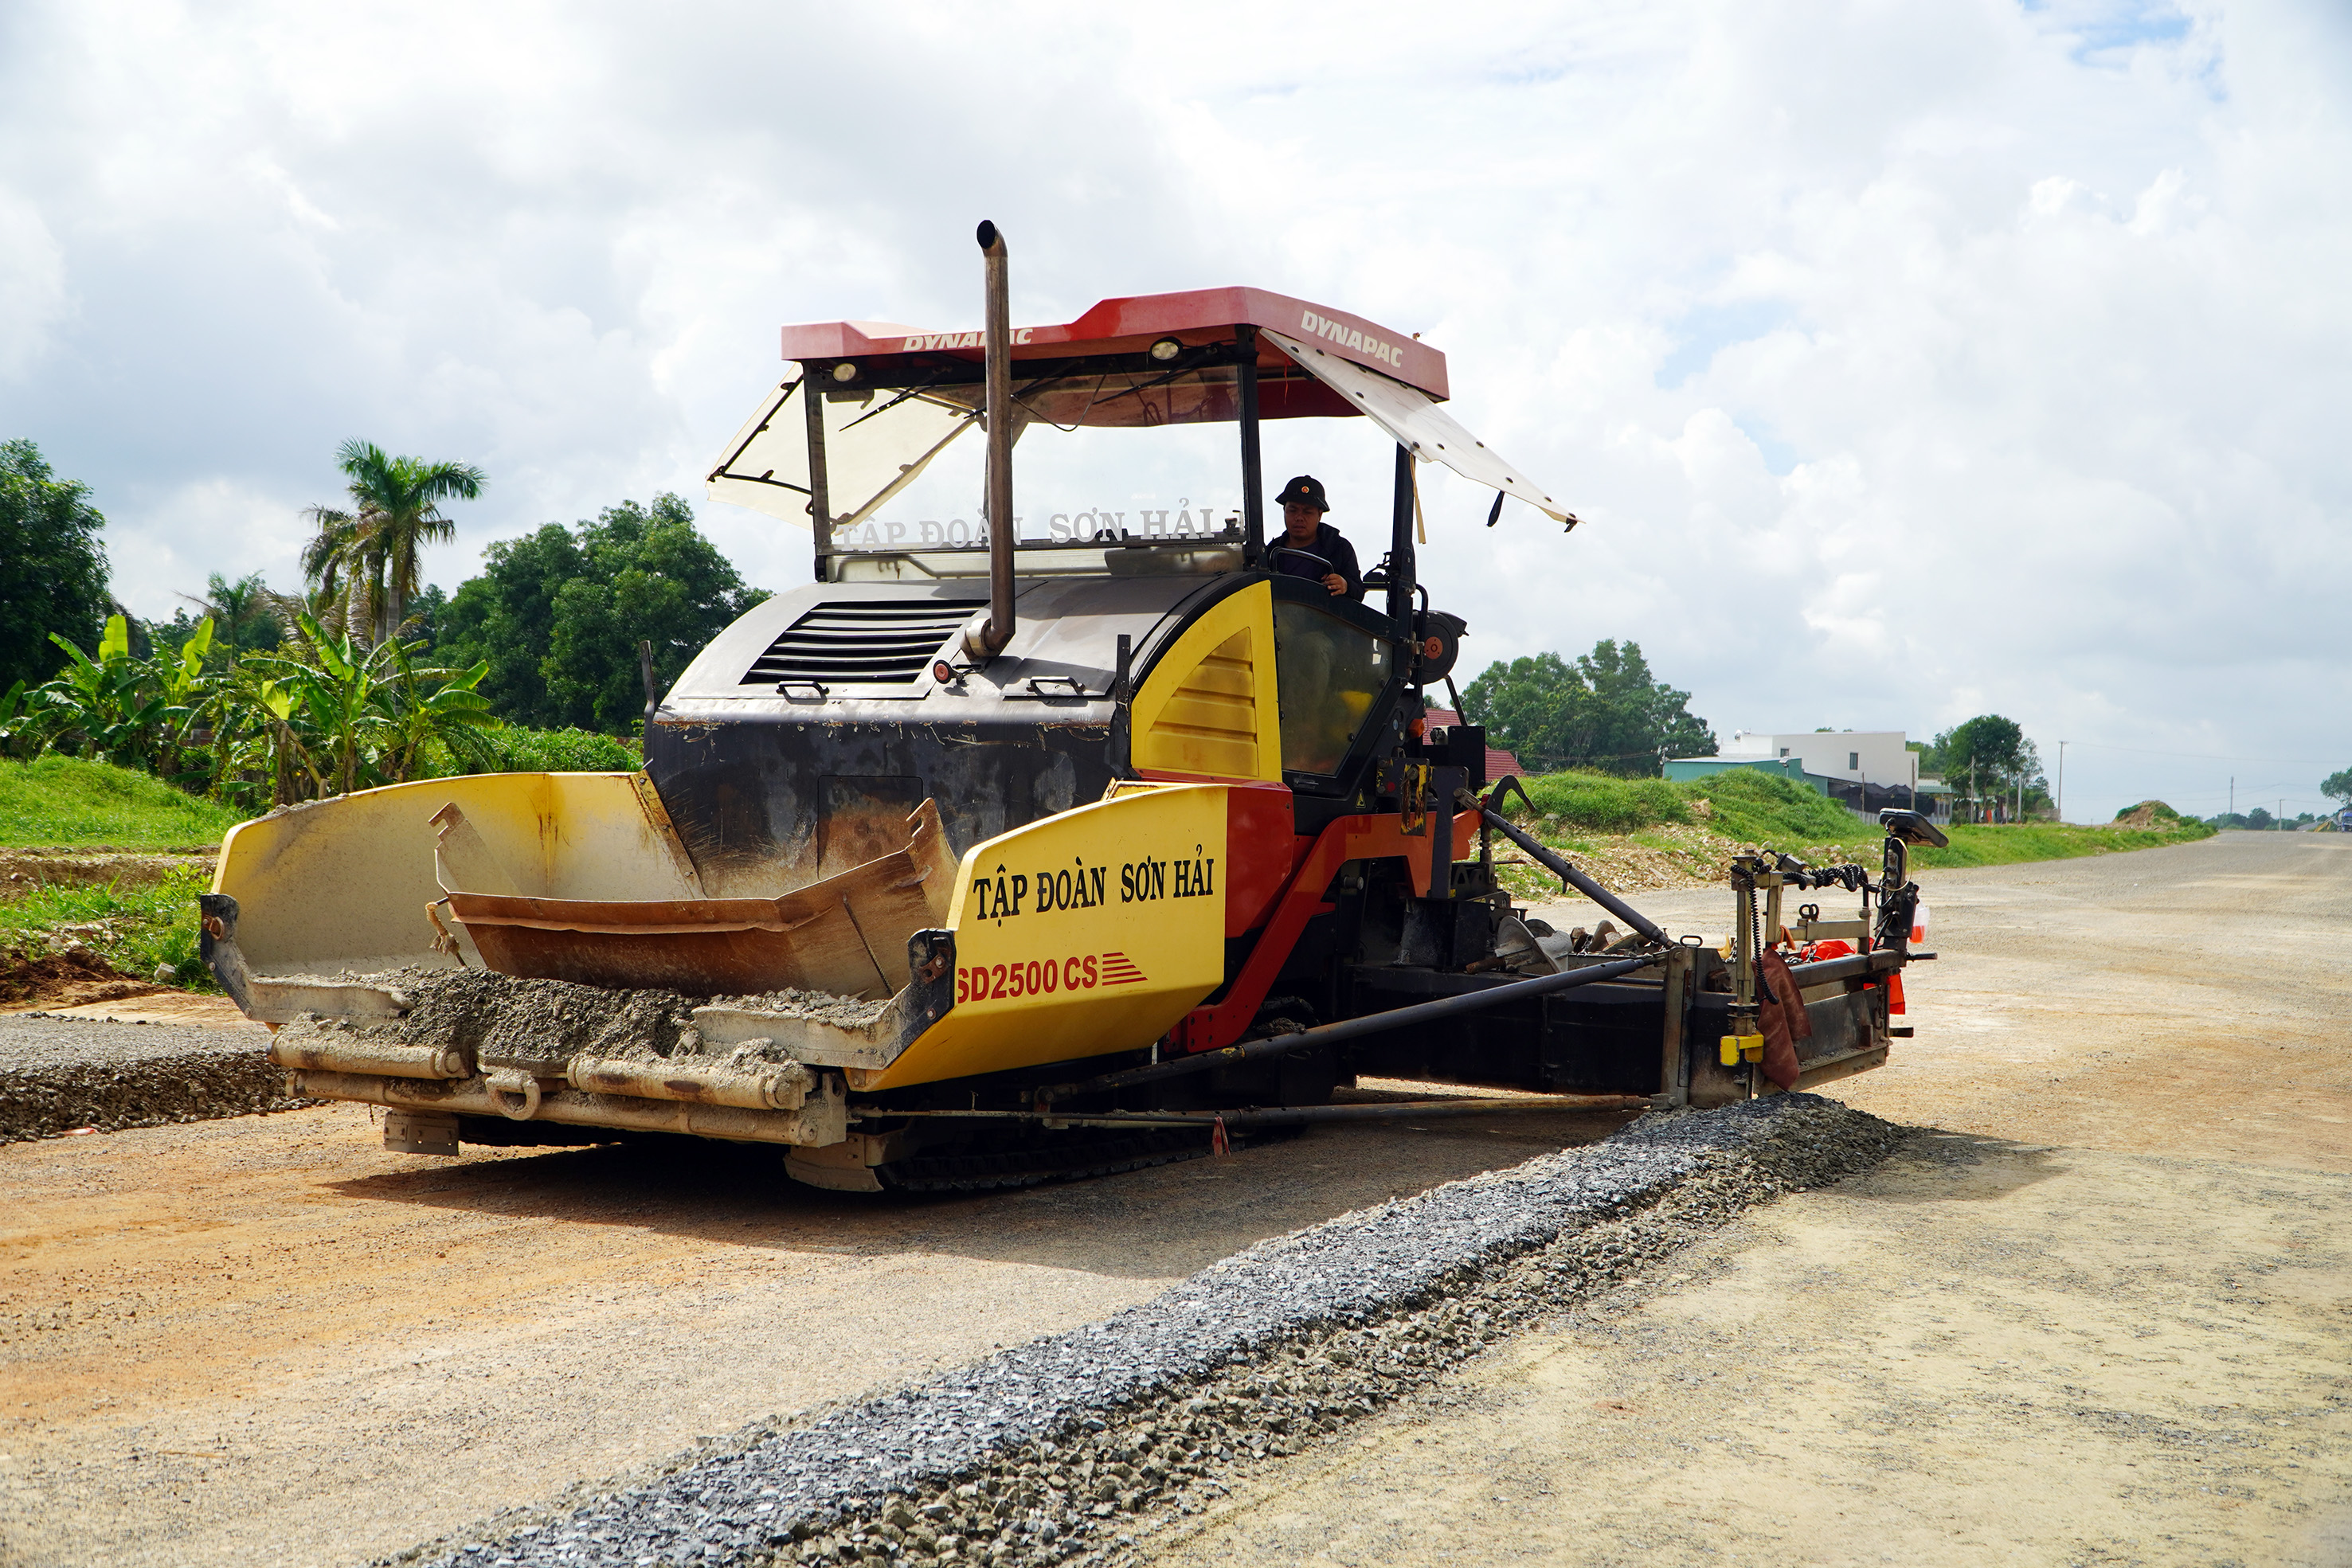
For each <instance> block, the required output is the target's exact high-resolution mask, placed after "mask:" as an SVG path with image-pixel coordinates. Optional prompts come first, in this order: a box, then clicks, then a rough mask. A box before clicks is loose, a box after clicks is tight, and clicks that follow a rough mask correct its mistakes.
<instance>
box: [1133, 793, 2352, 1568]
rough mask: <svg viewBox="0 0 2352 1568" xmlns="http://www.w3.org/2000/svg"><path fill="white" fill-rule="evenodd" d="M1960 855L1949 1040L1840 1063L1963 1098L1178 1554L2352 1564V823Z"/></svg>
mask: <svg viewBox="0 0 2352 1568" xmlns="http://www.w3.org/2000/svg"><path fill="white" fill-rule="evenodd" d="M1922 881H1923V885H1925V886H1926V887H1927V891H1928V896H1929V898H1930V900H1931V901H1932V905H1933V910H1934V915H1933V925H1932V926H1931V929H1930V932H1929V936H1930V943H1929V946H1932V947H1934V948H1936V949H1937V951H1938V952H1940V954H1941V955H1942V956H1941V957H1940V958H1939V959H1938V961H1937V963H1936V964H1935V965H1934V966H1924V965H1923V966H1921V967H1918V968H1916V969H1914V970H1913V971H1912V974H1911V981H1910V985H1909V992H1910V1000H1911V1015H1910V1016H1911V1018H1912V1020H1913V1021H1914V1022H1915V1023H1916V1026H1917V1028H1918V1030H1919V1035H1918V1038H1917V1039H1916V1040H1915V1041H1912V1042H1909V1043H1908V1044H1907V1045H1906V1046H1904V1047H1901V1048H1899V1052H1898V1057H1897V1061H1896V1064H1895V1066H1893V1067H1890V1068H1889V1069H1888V1070H1887V1071H1883V1072H1878V1073H1874V1074H1871V1075H1869V1076H1866V1077H1864V1078H1859V1079H1855V1080H1852V1081H1850V1082H1845V1083H1842V1084H1840V1085H1837V1086H1836V1090H1835V1092H1837V1093H1838V1094H1839V1097H1841V1098H1843V1099H1845V1100H1847V1101H1848V1102H1849V1103H1853V1104H1855V1105H1859V1106H1861V1107H1863V1108H1864V1109H1867V1110H1870V1111H1874V1112H1875V1113H1878V1114H1880V1115H1883V1116H1886V1117H1888V1118H1890V1119H1893V1120H1897V1121H1902V1122H1906V1123H1911V1124H1922V1125H1925V1126H1927V1127H1933V1128H1940V1129H1944V1131H1941V1132H1938V1133H1934V1134H1923V1135H1922V1136H1920V1137H1919V1138H1918V1139H1916V1140H1915V1142H1914V1144H1913V1145H1912V1147H1911V1149H1910V1151H1909V1152H1908V1153H1907V1154H1906V1155H1904V1156H1903V1157H1901V1158H1899V1159H1897V1160H1896V1161H1895V1162H1894V1163H1892V1164H1891V1165H1889V1166H1886V1167H1885V1168H1883V1169H1882V1170H1880V1171H1877V1172H1874V1173H1872V1174H1870V1175H1867V1176H1861V1177H1857V1178H1854V1179H1853V1180H1850V1181H1848V1182H1846V1183H1843V1184H1842V1185H1841V1186H1836V1187H1833V1188H1830V1189H1827V1190H1824V1191H1822V1192H1818V1193H1809V1194H1801V1195H1797V1196H1794V1197H1789V1198H1786V1199H1784V1200H1782V1201H1781V1202H1780V1203H1779V1204H1777V1205H1775V1206H1773V1207H1771V1208H1769V1209H1767V1210H1764V1211H1761V1212H1759V1214H1757V1215H1756V1216H1754V1217H1752V1218H1750V1219H1748V1220H1747V1221H1744V1222H1742V1223H1741V1224H1740V1225H1738V1226H1736V1227H1734V1228H1732V1229H1730V1230H1729V1231H1727V1232H1726V1233H1724V1234H1723V1235H1722V1236H1721V1237H1719V1238H1718V1239H1716V1240H1715V1241H1713V1242H1711V1243H1709V1244H1707V1245H1705V1246H1703V1247H1701V1248H1698V1249H1695V1250H1694V1251H1693V1252H1692V1253H1690V1254H1687V1255H1685V1258H1683V1259H1682V1260H1678V1261H1677V1262H1676V1263H1675V1265H1674V1266H1673V1267H1672V1269H1671V1270H1660V1271H1654V1277H1653V1278H1651V1279H1649V1280H1646V1281H1641V1282H1640V1283H1638V1284H1635V1285H1631V1286H1628V1287H1627V1288H1625V1289H1624V1290H1622V1291H1618V1292H1614V1293H1612V1295H1611V1296H1610V1297H1609V1298H1607V1299H1605V1300H1603V1301H1600V1302H1597V1303H1595V1304H1594V1305H1593V1307H1592V1308H1591V1310H1589V1311H1586V1312H1578V1313H1575V1314H1572V1315H1571V1316H1570V1318H1568V1319H1567V1320H1566V1321H1563V1322H1558V1323H1556V1324H1554V1325H1552V1326H1551V1327H1549V1328H1548V1329H1545V1330H1543V1331H1541V1332H1538V1333H1530V1334H1528V1335H1525V1336H1522V1337H1521V1338H1519V1339H1518V1340H1517V1341H1515V1342H1512V1343H1509V1344H1507V1346H1505V1347H1503V1348H1501V1349H1500V1350H1498V1351H1496V1352H1495V1353H1493V1354H1489V1355H1487V1356H1485V1357H1482V1358H1481V1359H1480V1360H1479V1361H1477V1362H1475V1363H1474V1364H1472V1365H1471V1366H1469V1367H1468V1368H1466V1369H1465V1370H1464V1371H1463V1372H1462V1373H1460V1374H1459V1375H1456V1376H1454V1377H1452V1378H1450V1379H1448V1380H1446V1381H1445V1382H1444V1384H1443V1385H1440V1386H1439V1387H1438V1388H1436V1389H1433V1391H1431V1393H1430V1395H1429V1396H1428V1397H1427V1398H1425V1399H1422V1400H1417V1401H1414V1402H1412V1403H1411V1404H1409V1405H1408V1406H1404V1407H1402V1408H1400V1409H1398V1410H1396V1411H1394V1412H1392V1413H1391V1414H1390V1415H1389V1416H1384V1417H1381V1418H1380V1419H1377V1420H1374V1421H1372V1422H1370V1423H1367V1424H1366V1425H1365V1427H1362V1428H1361V1429H1360V1430H1358V1431H1357V1432H1355V1433H1353V1434H1349V1435H1348V1436H1345V1437H1342V1438H1340V1439H1339V1440H1337V1441H1335V1442H1333V1443H1331V1444H1328V1445H1326V1446H1323V1447H1320V1448H1313V1449H1309V1450H1308V1451H1307V1452H1306V1453H1303V1454H1301V1455H1299V1456H1297V1457H1296V1458H1290V1459H1286V1460H1280V1461H1273V1462H1270V1463H1268V1464H1267V1465H1266V1466H1265V1467H1264V1468H1263V1469H1259V1470H1258V1471H1256V1472H1255V1474H1253V1475H1252V1476H1251V1477H1250V1478H1249V1479H1247V1480H1246V1481H1244V1482H1243V1483H1241V1484H1239V1485H1238V1486H1237V1487H1236V1489H1235V1491H1234V1496H1233V1497H1232V1498H1231V1499H1230V1500H1228V1501H1227V1502H1225V1503H1224V1504H1223V1506H1221V1507H1219V1508H1217V1509H1215V1510H1213V1511H1212V1512H1211V1513H1209V1514H1208V1515H1205V1516H1203V1517H1202V1518H1201V1519H1200V1520H1198V1521H1190V1522H1189V1523H1188V1524H1187V1525H1186V1526H1185V1527H1183V1528H1182V1529H1181V1530H1179V1531H1173V1532H1170V1533H1167V1534H1163V1535H1161V1536H1160V1537H1159V1538H1158V1539H1157V1540H1156V1541H1155V1542H1154V1543H1153V1546H1152V1553H1151V1554H1152V1557H1153V1559H1154V1561H1157V1562H1161V1563H1171V1564H1175V1563H1185V1564H1190V1563H1203V1564H1205V1563H1266V1564H1273V1563H1284V1564H1289V1563H1345V1564H1371V1563H1439V1562H1455V1563H1511V1562H1521V1561H1542V1562H1576V1563H1635V1562H1639V1563H1700V1562H1705V1563H2164V1564H2169V1563H2295V1564H2304V1563H2309V1564H2330V1565H2334V1564H2343V1563H2352V1230H2347V1221H2352V1055H2347V1045H2352V1026H2347V1018H2352V840H2347V839H2342V838H2337V837H2335V836H2333V835H2330V836H2326V837H2322V836H2320V835H2315V834H2293V835H2289V834H2252V833H2242V834H2241V833H2232V834H2224V835H2223V836H2221V838H2219V839H2215V840H2209V841H2204V842H2201V843H2197V844H2189V845H2181V846H2178V847H2175V848H2171V849H2166V850H2154V851H2147V852H2140V853H2137V854H2131V855H2122V856H2115V857H2110V858H2104V859H2098V860H2085V861H2070V862H2053V863H2045V864H2038V865H2025V866H2011V867H2001V868H1998V869H1986V870H1977V871H1959V872H1946V873H1936V874H1934V875H1933V876H1931V877H1927V878H1923V879H1922ZM1727 903H1728V899H1727V897H1720V898H1719V897H1718V896H1717V895H1715V894H1706V895H1688V894H1678V895H1675V897H1673V898H1671V899H1669V898H1665V897H1662V896H1655V895H1654V896H1652V897H1651V898H1648V899H1646V900H1645V901H1644V904H1645V905H1646V906H1647V907H1649V908H1651V909H1652V910H1654V911H1655V912H1657V913H1660V914H1662V915H1668V916H1679V917H1680V918H1668V919H1667V924H1668V925H1674V926H1676V927H1678V928H1684V929H1689V928H1698V929H1715V928H1717V927H1719V926H1720V925H1721V924H1722V921H1723V914H1722V912H1721V907H1720V906H1721V905H1726V904H1727ZM1563 913H1564V914H1566V913H1572V912H1568V911H1563ZM1578 917H1579V918H1582V917H1583V916H1581V915H1579V916H1578ZM1710 918H1711V919H1712V920H1713V921H1714V922H1715V923H1716V925H1715V926H1709V925H1707V921H1708V920H1709V919H1710Z"/></svg>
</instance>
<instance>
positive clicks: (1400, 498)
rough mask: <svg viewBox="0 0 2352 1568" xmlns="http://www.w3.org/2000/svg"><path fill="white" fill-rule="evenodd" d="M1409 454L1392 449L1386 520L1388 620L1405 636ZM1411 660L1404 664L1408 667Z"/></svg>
mask: <svg viewBox="0 0 2352 1568" xmlns="http://www.w3.org/2000/svg"><path fill="white" fill-rule="evenodd" d="M1412 500H1413V496H1412V451H1411V450H1410V449H1409V448H1407V447H1405V446H1404V445H1402V444H1399V445H1398V447H1397V449H1396V499H1395V501H1394V503H1393V505H1392V506H1391V514H1390V518H1389V619H1390V620H1391V621H1393V622H1396V623H1397V627H1398V630H1400V631H1402V632H1403V633H1404V634H1405V635H1406V636H1407V637H1411V636H1412V591H1413V586H1414V570H1415V567H1416V564H1417V563H1416V562H1415V561H1414V559H1413V553H1412ZM1411 662H1412V661H1407V663H1408V664H1410V663H1411Z"/></svg>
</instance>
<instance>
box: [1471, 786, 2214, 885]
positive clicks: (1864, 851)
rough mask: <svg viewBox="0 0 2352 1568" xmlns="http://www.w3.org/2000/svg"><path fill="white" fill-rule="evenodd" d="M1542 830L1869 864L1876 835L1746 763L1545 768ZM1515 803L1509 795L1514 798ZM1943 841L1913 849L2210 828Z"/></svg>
mask: <svg viewBox="0 0 2352 1568" xmlns="http://www.w3.org/2000/svg"><path fill="white" fill-rule="evenodd" d="M1525 784H1526V787H1527V791H1528V799H1529V800H1532V801H1533V802H1534V803H1535V807H1536V810H1535V813H1534V815H1535V818H1536V820H1537V825H1538V829H1539V832H1540V836H1542V837H1543V838H1545V839H1547V840H1549V841H1554V842H1558V843H1559V844H1561V845H1563V846H1564V847H1566V848H1569V849H1571V850H1573V849H1578V848H1589V847H1590V841H1591V839H1592V838H1594V837H1596V836H1603V835H1605V836H1611V837H1616V838H1624V839H1631V840H1632V841H1634V842H1636V843H1643V844H1648V845H1651V846H1653V847H1656V848H1664V849H1678V850H1684V851H1687V850H1688V849H1689V848H1690V845H1691V837H1692V835H1691V833H1690V832H1689V831H1686V830H1689V829H1697V830H1700V831H1704V832H1706V833H1708V834H1712V835H1716V836H1719V837H1721V838H1725V839H1730V840H1733V841H1737V842H1738V843H1742V844H1758V845H1762V846H1765V847H1767V848H1770V849H1775V850H1786V851H1789V852H1791V853H1794V854H1798V855H1801V856H1802V857H1803V858H1804V859H1806V860H1808V861H1811V862H1813V863H1814V864H1817V865H1819V864H1823V863H1833V862H1843V861H1853V862H1860V863H1861V864H1864V865H1866V866H1871V867H1874V868H1875V867H1876V865H1877V864H1878V857H1879V849H1880V845H1881V844H1882V843H1883V842H1884V837H1885V836H1884V835H1883V834H1881V833H1879V832H1876V831H1874V830H1873V829H1872V828H1871V827H1869V826H1868V825H1867V824H1865V823H1864V822H1863V821H1861V819H1859V818H1857V817H1856V816H1854V814H1853V812H1851V811H1849V810H1846V809H1845V808H1844V807H1843V806H1841V805H1839V804H1838V803H1837V802H1836V801H1834V800H1829V799H1828V798H1826V797H1825V796H1822V794H1820V793H1819V792H1817V791H1815V790H1813V789H1808V788H1806V787H1805V786H1804V785H1802V784H1800V783H1798V782H1796V781H1795V780H1794V779H1781V778H1777V777H1775V776H1774V775H1772V774H1769V773H1765V772H1761V771H1759V770H1758V769H1755V768H1730V769H1727V770H1726V771H1724V772H1721V773H1717V774H1712V775H1710V776H1709V777H1707V778H1705V779H1690V780H1687V781H1681V782H1677V781H1673V780H1668V779H1618V778H1613V777H1612V776H1610V775H1607V774H1602V773H1553V774H1547V775H1545V776H1543V777H1541V778H1538V779H1527V780H1525ZM1515 804H1516V802H1515ZM1945 831H1946V832H1947V834H1948V836H1949V838H1950V839H1951V846H1950V847H1949V848H1948V849H1940V850H1937V849H1915V850H1914V851H1912V854H1911V863H1912V864H1913V865H1914V866H1916V867H1920V868H1923V869H1925V868H1934V867H1950V866H1971V865H2006V864H2012V863H2015V862H2021V861H2042V860H2063V859H2066V858H2069V857H2072V856H2075V855H2097V854H2113V853H2115V852H2118V851H2125V850H2145V849H2154V848H2156V847H2158V846H2159V845H2162V844H2178V843H2187V842H2189V841H2191V840H2195V839H2202V838H2208V837H2210V836H2211V834H2212V832H2213V830H2212V829H2211V828H2209V827H2207V826H2206V825H2205V824H2203V823H2202V822H2199V821H2195V820H2194V819H2189V818H2177V819H2173V820H2171V821H2168V822H2167V823H2166V824H2165V825H2164V826H2160V827H2154V828H2114V827H2079V826H2075V825H2073V824H2063V823H2057V822H2021V823H2015V824H2002V825H1992V824H1984V825H1960V826H1954V827H1951V828H1948V829H1947V830H1945Z"/></svg>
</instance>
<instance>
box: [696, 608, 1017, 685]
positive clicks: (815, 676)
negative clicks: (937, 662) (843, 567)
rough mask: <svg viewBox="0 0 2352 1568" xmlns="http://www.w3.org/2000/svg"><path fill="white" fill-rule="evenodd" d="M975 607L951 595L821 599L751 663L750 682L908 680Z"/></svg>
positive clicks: (746, 676)
mask: <svg viewBox="0 0 2352 1568" xmlns="http://www.w3.org/2000/svg"><path fill="white" fill-rule="evenodd" d="M976 607H977V606H976V605H974V604H971V603H965V602H959V601H953V600H939V599H906V600H879V599H861V600H851V601H845V602H843V603H838V604H820V605H817V606H816V607H815V608H814V609H812V610H809V611H808V612H805V613H803V615H802V616H801V618H800V619H799V620H797V621H795V622H793V623H792V624H791V625H790V626H787V627H785V628H784V630H783V632H782V635H780V636H778V637H777V639H776V640H775V641H774V642H772V643H769V644H768V651H767V652H766V653H762V654H761V655H760V657H759V659H758V661H757V662H756V663H754V664H752V666H751V668H750V669H748V670H746V671H744V672H743V683H742V684H743V685H747V686H772V685H775V684H776V683H777V682H779V681H822V682H824V684H825V685H886V686H904V685H913V684H914V682H915V681H916V679H917V678H918V677H919V676H920V675H921V674H922V673H923V671H924V670H925V669H926V668H927V667H928V666H929V664H930V662H931V660H932V658H933V656H934V655H936V654H937V653H939V651H940V643H945V642H946V641H947V640H948V638H949V636H950V634H951V633H952V632H954V631H955V629H956V628H957V627H959V626H961V625H962V624H963V623H964V621H965V620H966V619H967V618H968V617H969V616H970V615H971V612H972V611H973V610H974V609H975V608H976Z"/></svg>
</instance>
